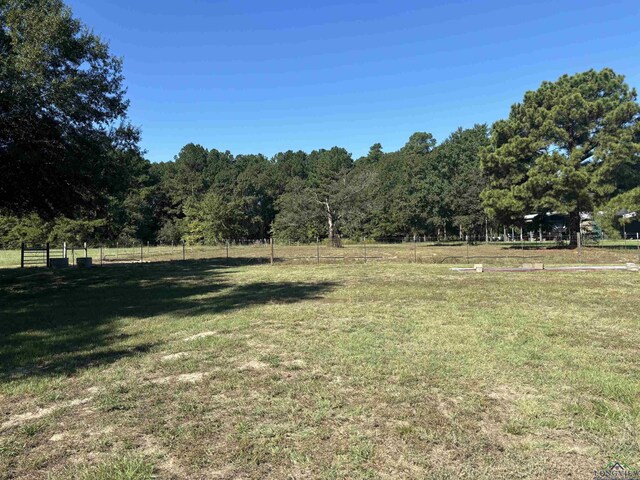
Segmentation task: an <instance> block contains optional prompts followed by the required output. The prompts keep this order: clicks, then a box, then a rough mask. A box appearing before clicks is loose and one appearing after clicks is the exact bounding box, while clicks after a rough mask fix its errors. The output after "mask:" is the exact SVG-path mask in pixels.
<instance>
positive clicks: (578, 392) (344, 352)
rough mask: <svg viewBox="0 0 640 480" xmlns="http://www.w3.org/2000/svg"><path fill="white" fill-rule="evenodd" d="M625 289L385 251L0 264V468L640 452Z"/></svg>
mask: <svg viewBox="0 0 640 480" xmlns="http://www.w3.org/2000/svg"><path fill="white" fill-rule="evenodd" d="M477 248H480V247H477ZM639 291H640V274H638V273H632V272H627V271H619V272H618V271H617V272H591V273H586V272H582V273H561V272H536V273H506V274H461V273H455V272H452V271H450V270H449V268H448V266H444V265H424V264H411V263H394V262H371V263H367V264H363V263H356V262H353V263H349V264H346V265H341V264H338V265H327V264H321V265H303V264H300V265H298V264H293V263H283V264H279V265H276V266H273V267H272V266H269V265H251V264H249V262H248V261H242V260H235V261H234V262H233V265H232V266H224V265H223V262H220V261H218V262H212V261H203V260H201V261H197V260H190V261H186V262H157V263H150V264H145V265H110V266H108V267H104V268H94V269H91V270H77V269H71V270H66V271H46V270H43V269H27V270H22V271H21V270H4V271H2V272H0V365H1V370H0V478H2V479H8V478H52V479H69V478H78V479H87V480H88V479H114V478H115V479H145V478H163V479H164V478H175V479H183V478H194V479H202V478H207V479H210V478H214V479H215V478H221V479H222V478H224V479H232V478H251V479H254V478H255V479H264V478H273V479H283V478H322V479H334V478H335V479H337V478H388V479H395V478H416V479H459V478H468V479H474V480H476V479H487V480H488V479H496V478H536V479H545V480H548V479H556V478H557V479H560V478H563V479H564V478H568V477H569V478H592V475H593V473H592V471H593V469H595V468H601V467H603V466H604V465H606V464H607V463H608V462H610V461H612V460H619V461H623V462H626V463H627V464H629V465H631V466H635V467H640V436H639V432H640V328H639V327H640V298H639V297H638V292H639Z"/></svg>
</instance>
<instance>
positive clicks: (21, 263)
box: [20, 242, 24, 268]
mask: <svg viewBox="0 0 640 480" xmlns="http://www.w3.org/2000/svg"><path fill="white" fill-rule="evenodd" d="M20 268H24V242H22V243H21V244H20Z"/></svg>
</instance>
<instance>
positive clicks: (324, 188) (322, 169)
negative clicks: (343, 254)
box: [309, 147, 353, 246]
mask: <svg viewBox="0 0 640 480" xmlns="http://www.w3.org/2000/svg"><path fill="white" fill-rule="evenodd" d="M352 167H353V159H352V158H351V154H350V153H349V152H347V151H346V150H345V149H344V148H340V147H333V148H332V149H331V150H324V149H321V150H314V151H313V152H311V154H310V155H309V169H310V173H309V185H310V189H309V194H310V195H311V196H312V198H313V199H315V201H316V202H317V203H318V204H320V206H321V208H322V210H323V212H324V215H325V218H326V220H327V235H328V237H329V242H330V243H331V245H333V246H340V223H339V219H340V212H339V211H340V203H339V201H340V198H341V196H340V194H339V192H340V191H341V188H340V186H341V183H340V182H342V183H343V184H344V183H346V176H347V173H348V172H349V170H350V169H351V168H352Z"/></svg>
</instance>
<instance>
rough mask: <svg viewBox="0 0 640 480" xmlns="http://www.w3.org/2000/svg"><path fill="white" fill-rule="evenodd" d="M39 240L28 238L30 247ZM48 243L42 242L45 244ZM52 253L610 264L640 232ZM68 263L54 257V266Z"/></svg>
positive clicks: (241, 242) (72, 248)
mask: <svg viewBox="0 0 640 480" xmlns="http://www.w3.org/2000/svg"><path fill="white" fill-rule="evenodd" d="M32 248H38V247H37V246H26V249H27V251H32V250H29V249H32ZM40 248H42V247H40ZM50 248H51V249H52V252H53V251H54V250H55V252H56V253H55V254H52V255H51V258H56V259H57V258H63V259H64V258H66V259H67V262H65V263H66V264H68V265H69V266H79V265H80V266H88V265H92V266H105V265H114V264H133V263H141V264H144V263H149V262H163V261H165V262H167V261H188V260H212V261H216V262H220V263H223V264H227V265H233V264H239V263H263V264H265V263H266V264H278V263H303V264H326V263H354V262H362V263H369V262H404V263H423V264H445V265H472V264H478V263H482V264H487V265H496V266H503V265H504V266H513V265H518V264H521V263H530V262H542V263H548V264H556V265H563V264H567V265H569V264H576V263H586V264H611V263H614V264H616V263H627V262H640V235H635V236H634V237H631V236H627V238H621V239H617V240H611V239H606V240H602V239H595V238H590V237H589V236H584V235H574V236H567V235H564V236H560V235H536V236H527V237H524V238H522V239H520V238H512V237H510V236H496V237H487V238H469V237H464V238H460V237H449V238H445V237H440V238H433V237H426V236H418V235H415V236H409V235H399V236H393V237H383V238H372V239H369V238H361V239H344V240H342V241H341V246H340V247H335V246H331V243H330V242H329V241H327V240H326V239H324V240H321V239H317V240H316V241H314V242H306V243H305V242H284V241H278V240H277V239H259V240H255V239H233V240H225V241H221V242H218V243H215V244H212V245H188V244H186V243H178V244H173V245H160V244H152V243H151V242H146V243H144V242H126V243H125V242H111V243H101V244H90V243H82V244H63V245H52V246H51V247H50ZM37 258H38V259H39V260H40V261H36V262H33V261H29V262H28V263H27V264H26V265H25V264H24V262H23V261H22V262H21V260H23V259H21V251H20V250H4V251H0V266H2V267H19V266H21V265H22V266H47V265H48V262H49V260H47V259H48V258H49V257H47V255H46V254H45V253H42V254H40V255H39V256H37ZM65 263H62V264H60V263H56V264H55V265H54V264H49V266H56V265H63V266H66V265H65Z"/></svg>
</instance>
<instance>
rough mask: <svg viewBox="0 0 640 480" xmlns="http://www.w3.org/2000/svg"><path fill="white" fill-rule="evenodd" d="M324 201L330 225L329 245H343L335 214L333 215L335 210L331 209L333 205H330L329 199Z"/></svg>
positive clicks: (328, 224)
mask: <svg viewBox="0 0 640 480" xmlns="http://www.w3.org/2000/svg"><path fill="white" fill-rule="evenodd" d="M323 203H324V206H325V208H326V212H327V226H328V227H329V245H331V246H332V247H341V246H342V242H341V241H340V234H339V233H338V229H337V227H336V222H335V219H334V215H333V212H332V211H331V205H329V201H328V200H325V201H324V202H323Z"/></svg>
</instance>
